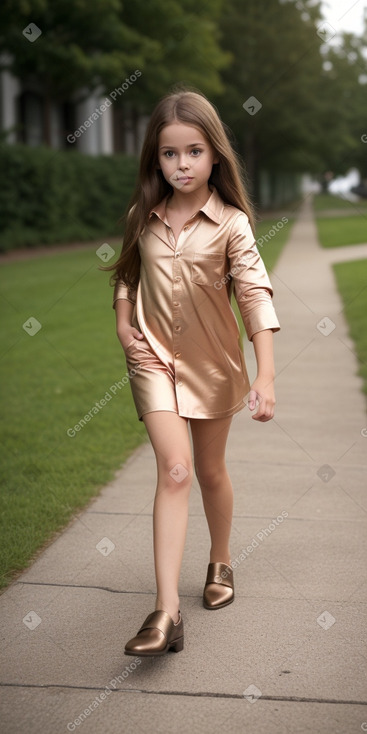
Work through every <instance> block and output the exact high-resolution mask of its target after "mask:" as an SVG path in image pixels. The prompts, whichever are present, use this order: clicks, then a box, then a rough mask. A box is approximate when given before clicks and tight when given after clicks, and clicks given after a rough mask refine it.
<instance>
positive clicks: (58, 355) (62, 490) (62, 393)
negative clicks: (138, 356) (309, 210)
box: [0, 220, 290, 586]
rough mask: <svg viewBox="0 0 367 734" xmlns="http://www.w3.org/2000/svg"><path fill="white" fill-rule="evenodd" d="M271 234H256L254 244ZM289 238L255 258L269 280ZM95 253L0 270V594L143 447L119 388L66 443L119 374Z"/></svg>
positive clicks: (127, 397) (108, 297) (122, 369)
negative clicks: (30, 328) (260, 259)
mask: <svg viewBox="0 0 367 734" xmlns="http://www.w3.org/2000/svg"><path fill="white" fill-rule="evenodd" d="M271 224H272V222H271V221H270V220H269V222H263V223H261V224H260V225H258V228H257V236H258V237H260V236H261V235H263V234H265V233H266V232H268V231H269V229H270V227H271ZM289 229H290V224H288V225H287V226H286V227H284V228H283V230H281V231H280V232H279V233H278V234H277V235H276V236H274V237H273V238H272V239H271V240H270V241H269V242H268V243H266V244H265V245H264V247H262V248H259V250H260V252H261V255H262V256H263V258H264V261H265V262H266V264H267V267H268V268H269V274H270V278H271V268H272V267H273V265H274V263H275V261H276V258H277V256H278V254H279V252H280V250H281V248H282V247H283V244H284V242H285V240H286V238H287V237H288V235H289ZM96 247H97V246H96ZM95 249H96V248H92V249H90V250H89V249H88V250H83V251H75V250H74V251H71V252H66V253H62V254H50V255H47V256H42V257H37V258H32V259H29V260H23V261H19V262H16V263H4V264H3V265H2V267H1V270H0V280H1V292H2V304H3V318H2V322H1V332H2V342H1V343H2V348H1V354H0V356H1V359H0V375H1V387H2V392H3V395H2V428H1V431H2V449H3V461H2V468H1V474H2V492H1V504H2V513H1V540H0V550H1V553H0V557H1V568H0V577H1V581H0V584H1V586H5V585H6V584H7V583H8V582H9V580H10V579H11V578H12V577H13V576H14V575H15V574H16V572H18V571H20V570H21V569H23V568H24V567H25V566H26V565H28V563H29V561H30V560H32V559H33V558H34V556H35V554H36V552H37V551H38V550H39V549H40V548H41V547H42V546H43V545H44V544H45V543H46V542H47V541H48V540H49V539H50V538H51V537H52V536H53V534H54V533H55V532H56V531H58V530H60V529H61V528H63V527H64V526H65V525H66V524H67V522H68V521H69V520H70V518H71V517H72V515H73V513H75V512H76V511H78V510H80V509H81V508H83V507H84V506H85V505H86V503H87V502H88V500H89V499H90V498H91V497H93V496H95V495H96V494H98V491H99V489H100V488H101V487H102V486H103V485H104V484H105V483H106V482H107V481H108V480H110V479H111V478H112V477H113V474H114V471H115V470H116V469H118V468H119V466H120V465H121V464H122V463H123V461H124V460H126V458H127V457H128V455H129V454H130V453H131V451H132V450H133V449H134V448H136V446H137V445H139V444H140V443H141V442H142V441H145V440H147V434H146V431H145V427H144V424H143V423H142V422H140V421H138V419H137V415H136V411H135V406H134V404H133V400H132V396H131V390H130V386H129V384H126V385H125V386H124V387H122V388H121V389H119V388H115V390H116V395H114V396H113V397H112V398H111V399H110V400H108V401H107V402H106V404H105V405H104V406H102V405H101V404H100V406H101V407H100V408H98V409H96V411H95V415H93V417H92V418H90V420H89V421H88V422H87V423H86V425H84V426H83V427H82V428H81V430H80V431H75V435H74V436H69V435H68V433H67V431H68V430H69V429H73V427H74V426H75V425H76V424H78V423H79V421H80V420H81V419H83V417H84V416H85V415H86V414H87V413H88V411H90V410H91V409H92V408H93V406H95V405H96V403H100V400H101V398H104V396H105V395H106V393H107V392H109V393H110V394H111V389H110V388H111V387H112V386H114V384H115V383H116V382H118V381H119V380H121V378H122V377H124V376H125V374H126V363H125V357H124V353H123V350H122V348H121V347H120V345H119V343H118V341H117V337H116V333H115V315H114V311H113V310H112V307H111V302H112V288H109V287H108V279H109V273H103V272H101V271H99V270H98V265H99V264H100V263H101V261H100V260H99V259H98V257H97V256H96V253H95ZM236 315H237V317H238V318H240V317H239V313H238V309H237V306H236ZM31 318H33V319H36V320H37V321H38V322H39V323H40V324H41V328H40V330H39V331H38V332H37V333H35V334H34V335H33V336H31V335H29V333H28V332H27V331H26V330H25V329H23V326H22V325H23V324H28V325H31V323H32V322H31V321H30V319H31ZM239 323H240V325H241V324H242V322H241V321H239ZM243 331H244V330H243V327H242V333H243ZM69 432H70V430H69Z"/></svg>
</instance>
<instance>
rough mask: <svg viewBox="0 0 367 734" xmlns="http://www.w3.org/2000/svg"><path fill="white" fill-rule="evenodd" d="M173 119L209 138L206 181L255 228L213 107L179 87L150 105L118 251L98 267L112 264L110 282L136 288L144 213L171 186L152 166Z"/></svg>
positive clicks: (238, 166)
mask: <svg viewBox="0 0 367 734" xmlns="http://www.w3.org/2000/svg"><path fill="white" fill-rule="evenodd" d="M173 122H182V123H185V124H186V125H191V126H192V127H196V128H197V129H198V130H200V132H201V133H202V134H203V135H204V137H206V139H207V140H208V141H209V143H211V145H212V147H213V149H214V151H215V154H216V156H217V157H218V158H219V163H216V164H214V165H213V168H212V173H211V175H210V178H209V181H208V183H209V184H213V185H214V186H215V187H216V189H217V191H218V193H219V195H220V196H221V198H222V200H223V201H224V203H226V204H231V205H232V206H235V207H237V208H238V209H240V210H241V211H243V212H245V214H247V216H248V218H249V222H250V225H251V228H254V219H255V217H254V208H253V205H252V203H251V201H250V198H249V196H248V194H247V193H246V190H245V185H244V182H243V181H244V179H245V176H246V174H245V171H244V168H243V165H242V162H241V161H240V159H239V157H238V156H237V154H236V153H235V151H234V149H233V148H232V145H231V143H230V139H229V136H228V134H227V133H226V126H225V125H224V123H223V122H222V121H221V119H220V117H219V115H218V113H217V111H216V109H215V108H214V106H213V105H212V104H211V103H210V102H209V100H207V98H206V97H205V96H204V95H203V94H201V93H199V92H192V91H187V89H184V90H180V91H176V92H173V93H170V94H167V95H166V96H165V97H163V98H162V99H161V100H160V102H159V103H158V104H157V106H156V107H155V109H154V111H153V113H152V116H151V118H150V121H149V123H148V126H147V130H146V133H145V139H144V143H143V147H142V151H141V157H140V167H139V176H138V182H137V185H136V188H135V191H134V193H133V195H132V197H131V199H130V201H129V204H128V207H127V209H126V213H125V215H124V218H123V221H124V223H125V227H124V237H123V245H122V250H121V254H120V257H119V259H118V260H117V262H116V263H114V265H109V266H105V267H104V268H102V269H103V270H114V273H113V276H112V278H111V280H112V281H113V282H116V281H118V280H122V281H123V282H124V283H125V284H126V285H128V286H129V287H131V288H136V287H137V285H138V282H139V276H140V253H139V249H138V240H139V237H140V235H141V233H142V231H143V229H144V227H145V226H146V225H147V224H148V219H149V213H150V211H151V210H152V209H153V208H154V207H155V206H157V204H159V202H160V201H162V199H163V198H164V197H165V196H166V195H167V194H170V193H172V192H173V186H171V184H169V183H168V182H167V181H166V180H165V178H164V176H163V174H162V171H161V170H160V169H159V168H157V166H158V165H159V163H158V136H159V133H160V132H161V130H162V129H163V128H164V127H165V126H166V125H170V124H171V123H173Z"/></svg>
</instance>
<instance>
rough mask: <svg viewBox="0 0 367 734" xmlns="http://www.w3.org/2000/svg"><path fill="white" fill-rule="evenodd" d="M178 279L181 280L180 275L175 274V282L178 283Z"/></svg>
mask: <svg viewBox="0 0 367 734" xmlns="http://www.w3.org/2000/svg"><path fill="white" fill-rule="evenodd" d="M180 280H181V276H180V275H176V277H175V281H176V283H178V282H179V281H180Z"/></svg>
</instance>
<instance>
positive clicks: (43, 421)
mask: <svg viewBox="0 0 367 734" xmlns="http://www.w3.org/2000/svg"><path fill="white" fill-rule="evenodd" d="M100 263H101V261H100V260H99V258H98V257H97V256H96V254H95V249H91V250H90V251H89V250H88V251H82V252H76V251H74V252H70V253H66V254H59V255H50V256H46V257H42V258H37V259H31V260H26V261H20V262H17V263H11V264H10V263H8V264H4V265H3V267H2V268H1V271H0V278H1V291H2V301H3V317H2V322H1V331H2V349H1V362H0V370H1V387H2V392H3V396H2V452H3V462H2V470H1V471H2V474H3V476H2V498H1V499H2V532H1V541H0V542H1V546H0V547H1V554H0V556H1V565H2V567H1V579H2V581H1V583H2V585H4V584H5V583H6V582H7V580H8V579H9V577H10V575H11V574H12V573H13V572H14V571H17V570H19V569H21V568H23V567H24V566H25V565H26V564H27V562H28V560H29V559H30V558H31V557H32V556H33V554H34V552H35V551H36V550H37V549H38V548H39V547H40V546H41V545H42V544H43V543H44V542H45V541H46V540H47V539H48V538H49V537H50V536H51V535H52V533H53V532H54V531H56V530H58V529H59V528H60V527H63V526H64V525H65V524H66V523H67V521H68V520H69V519H70V517H71V515H72V514H73V512H74V511H75V510H78V509H80V508H81V507H83V506H84V505H85V504H86V502H87V501H88V500H89V498H90V497H92V496H93V495H95V494H97V492H98V489H99V488H100V487H101V486H102V485H103V484H104V483H106V482H107V481H108V480H109V479H111V478H112V476H113V471H114V470H116V469H117V468H118V467H119V465H120V464H121V462H123V461H124V460H125V459H126V458H127V456H128V455H129V453H130V452H131V451H132V450H133V449H134V448H135V447H136V446H137V445H138V444H139V443H140V442H141V441H142V440H144V439H145V437H146V433H145V428H144V425H143V424H142V423H141V422H139V421H138V420H137V418H136V412H135V407H134V405H133V402H132V397H131V390H130V387H129V385H128V384H127V385H125V386H124V387H123V388H121V389H118V388H117V394H116V396H114V397H113V398H112V399H111V400H109V401H108V402H106V405H105V406H104V407H102V406H101V409H100V410H98V411H97V413H96V414H95V415H93V418H92V419H91V420H90V421H89V422H88V423H87V424H86V425H85V426H84V427H83V428H82V430H81V431H80V432H77V433H76V435H75V436H74V437H69V436H68V435H67V430H68V429H69V428H72V427H73V426H74V425H75V424H77V423H78V422H79V421H80V419H81V418H83V416H84V415H85V414H86V413H88V411H89V410H90V409H91V408H92V407H93V406H95V403H96V402H99V401H100V400H101V398H103V396H104V395H105V394H106V392H107V391H108V390H109V388H110V387H111V386H113V385H114V383H115V382H117V381H119V380H121V378H122V377H123V376H124V375H125V372H126V363H125V357H124V353H123V350H122V349H121V347H120V345H119V343H118V341H117V338H116V334H115V317H114V311H113V310H112V307H111V298H112V289H110V288H109V287H108V278H109V274H108V273H103V272H101V271H99V270H98V265H99V264H100ZM30 317H33V318H35V319H37V320H38V321H39V322H40V323H41V324H42V328H41V329H40V330H39V331H38V333H36V334H35V335H34V336H29V334H28V333H26V332H25V331H24V329H23V328H22V324H23V323H25V322H26V323H30V322H29V318H30Z"/></svg>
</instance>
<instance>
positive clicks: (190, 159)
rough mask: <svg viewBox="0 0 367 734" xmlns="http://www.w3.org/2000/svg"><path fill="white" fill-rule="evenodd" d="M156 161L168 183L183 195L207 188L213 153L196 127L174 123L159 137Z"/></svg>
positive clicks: (215, 161)
mask: <svg viewBox="0 0 367 734" xmlns="http://www.w3.org/2000/svg"><path fill="white" fill-rule="evenodd" d="M158 162H159V168H160V169H161V170H162V173H163V176H164V178H165V179H166V181H167V182H168V183H170V184H171V185H172V186H174V187H175V188H176V189H180V190H182V191H183V192H186V191H187V192H188V193H189V192H190V193H193V192H194V191H197V189H199V188H200V187H202V186H207V185H208V180H209V177H210V174H211V172H212V167H213V163H218V157H217V156H216V154H215V150H214V149H213V147H212V146H211V145H210V143H209V141H208V140H207V138H205V137H204V135H203V134H202V132H200V130H198V129H197V128H196V127H192V126H191V125H186V124H184V123H182V122H173V123H172V124H170V125H166V127H164V128H163V130H161V132H160V134H159V138H158Z"/></svg>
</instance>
